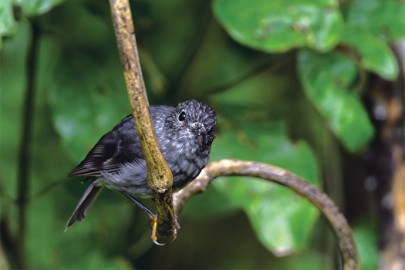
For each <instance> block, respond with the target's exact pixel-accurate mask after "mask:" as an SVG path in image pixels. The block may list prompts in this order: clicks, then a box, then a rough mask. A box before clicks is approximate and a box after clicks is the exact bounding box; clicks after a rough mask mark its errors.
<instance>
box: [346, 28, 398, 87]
mask: <svg viewBox="0 0 405 270" xmlns="http://www.w3.org/2000/svg"><path fill="white" fill-rule="evenodd" d="M341 42H342V43H343V44H347V45H349V46H350V47H352V48H354V49H355V50H356V52H357V53H358V54H359V63H360V65H361V67H363V68H364V69H366V70H369V71H373V72H375V73H377V74H378V75H380V76H381V77H383V78H385V79H387V80H393V79H395V78H396V77H397V76H398V63H397V61H396V58H395V56H394V54H393V53H392V51H391V49H390V48H389V47H388V45H387V44H386V43H384V42H383V41H381V39H379V38H377V37H375V36H373V35H372V34H371V33H367V32H362V31H359V30H358V29H351V28H350V27H346V28H345V30H344V32H343V34H342V41H341Z"/></svg>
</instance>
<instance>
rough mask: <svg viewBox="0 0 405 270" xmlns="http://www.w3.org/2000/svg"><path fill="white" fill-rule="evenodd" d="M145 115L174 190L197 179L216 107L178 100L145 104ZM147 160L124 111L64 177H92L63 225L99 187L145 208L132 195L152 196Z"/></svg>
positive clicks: (74, 217) (86, 207)
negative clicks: (147, 107) (147, 108)
mask: <svg viewBox="0 0 405 270" xmlns="http://www.w3.org/2000/svg"><path fill="white" fill-rule="evenodd" d="M150 114H151V118H152V122H153V126H154V129H155V134H156V137H157V140H158V143H159V147H160V150H161V152H162V154H163V156H164V157H165V160H166V162H167V164H168V166H169V168H170V170H171V171H172V173H173V190H178V189H181V188H182V187H184V186H185V185H186V184H187V183H189V182H190V181H191V180H193V179H194V178H196V177H197V176H198V174H199V173H200V172H201V170H202V169H203V168H204V167H205V165H206V164H207V162H208V159H209V155H210V151H211V144H212V141H213V140H214V138H215V136H214V126H215V123H216V115H215V112H214V111H213V110H212V109H211V108H210V107H209V106H208V105H205V104H203V103H201V102H199V101H197V100H187V101H184V102H182V103H180V104H178V105H177V107H170V106H150ZM146 173H147V170H146V162H145V159H144V156H143V153H142V149H141V145H140V142H139V138H138V135H137V132H136V130H135V127H134V120H133V117H132V115H128V116H127V117H125V118H124V119H123V120H121V122H120V123H119V124H118V125H116V126H115V127H114V128H113V129H112V130H111V131H110V132H108V133H107V134H105V135H104V136H103V137H101V139H100V140H99V141H98V143H97V144H96V145H95V146H94V147H93V149H91V150H90V152H89V153H88V154H87V156H86V158H85V159H84V160H83V161H82V162H81V163H80V164H79V165H78V166H77V167H76V168H74V169H73V170H72V171H71V172H70V174H69V176H86V177H88V178H89V179H90V180H91V184H90V186H89V187H88V188H87V189H86V191H85V192H84V194H83V196H82V197H81V199H80V201H79V203H78V204H77V206H76V209H75V210H74V212H73V214H72V215H71V217H70V218H69V220H68V222H67V225H66V226H67V227H69V226H71V225H72V224H73V223H74V222H75V221H76V220H79V221H81V220H83V219H84V217H85V215H86V213H87V211H88V210H89V208H90V206H91V205H92V203H93V202H94V200H95V199H96V198H97V196H98V195H99V194H100V192H101V190H102V188H103V187H107V188H110V189H116V190H118V191H119V192H121V193H122V194H123V195H125V196H126V197H127V198H129V199H130V200H131V201H133V202H134V203H136V204H137V205H139V206H140V207H141V208H143V209H144V210H145V211H146V212H147V213H148V214H149V215H151V214H153V213H152V212H151V211H150V210H149V209H147V208H146V207H145V206H143V205H142V204H141V203H140V202H138V201H137V200H136V199H135V198H134V197H137V198H151V197H152V190H151V189H150V188H149V186H148V184H147V182H146Z"/></svg>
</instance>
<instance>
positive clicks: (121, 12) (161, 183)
mask: <svg viewBox="0 0 405 270" xmlns="http://www.w3.org/2000/svg"><path fill="white" fill-rule="evenodd" d="M110 6H111V14H112V19H113V24H114V29H115V34H116V38H117V44H118V49H119V54H120V58H121V63H122V66H123V69H124V76H125V82H126V85H127V91H128V96H129V100H130V103H131V107H132V113H133V116H134V121H135V127H136V130H137V133H138V136H139V139H140V143H141V146H142V152H143V154H144V157H145V160H146V166H147V170H148V173H147V181H148V185H149V186H150V187H151V189H152V190H153V191H154V194H155V196H154V197H155V202H156V208H157V220H156V219H153V220H152V221H153V228H154V230H153V231H152V239H153V240H154V241H155V242H162V241H166V239H165V238H166V237H169V236H171V237H172V238H174V237H175V235H176V229H175V228H176V226H175V224H176V220H175V216H174V211H173V201H172V185H173V176H172V172H171V171H170V169H169V167H168V166H167V164H166V161H165V159H164V157H163V155H162V153H161V152H160V149H159V146H158V143H157V141H156V136H155V133H154V129H153V125H152V121H151V119H150V115H149V108H148V98H147V95H146V90H145V84H144V81H143V77H142V71H141V66H140V64H139V57H138V49H137V46H136V39H135V31H134V25H133V20H132V15H131V9H130V6H129V3H128V0H110ZM156 230H157V233H156Z"/></svg>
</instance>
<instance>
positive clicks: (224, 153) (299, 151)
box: [212, 123, 318, 256]
mask: <svg viewBox="0 0 405 270" xmlns="http://www.w3.org/2000/svg"><path fill="white" fill-rule="evenodd" d="M241 125H242V127H241V129H240V130H236V131H235V130H233V131H227V132H224V133H223V134H221V135H220V136H218V138H217V139H216V141H214V145H213V153H212V157H213V159H222V158H236V159H245V160H255V161H261V162H265V163H269V164H273V165H276V166H280V167H283V168H285V169H287V170H290V171H292V172H294V173H296V174H297V175H299V176H301V177H303V178H304V179H307V180H308V181H309V182H310V183H312V184H315V185H318V167H317V162H316V159H315V156H314V154H313V152H312V151H311V149H310V148H309V146H308V145H307V144H306V143H304V142H299V143H297V144H292V143H291V142H289V140H288V139H287V137H286V135H285V130H284V127H283V125H281V124H280V123H279V124H274V125H270V126H267V125H266V126H260V125H259V124H256V125H252V124H250V125H249V124H244V123H242V124H241ZM214 186H215V188H216V189H218V190H219V191H221V192H222V194H224V195H225V196H226V197H227V198H228V199H229V200H230V201H231V202H232V203H233V204H234V205H235V206H238V207H240V208H242V209H243V210H244V211H245V212H246V214H247V215H248V217H249V219H250V222H251V224H252V226H253V228H254V230H255V232H256V234H257V237H258V239H259V240H260V241H261V242H262V243H263V244H264V245H265V246H266V247H267V248H268V249H269V250H270V251H272V252H273V253H274V254H275V255H278V256H283V255H286V254H290V253H292V252H295V251H297V250H300V249H302V248H304V247H305V245H306V244H307V241H308V236H309V235H310V231H311V229H312V227H313V225H314V222H315V220H316V217H317V215H318V212H317V210H316V209H315V207H314V206H312V205H311V204H310V203H309V202H307V201H306V200H304V199H301V198H299V197H298V195H295V194H294V193H293V192H292V191H290V190H288V189H286V188H284V187H281V186H279V185H275V184H272V183H269V182H266V181H264V180H255V179H249V178H245V177H232V178H226V180H225V179H223V180H217V181H216V182H214Z"/></svg>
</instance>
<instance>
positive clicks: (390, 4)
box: [346, 0, 405, 41]
mask: <svg viewBox="0 0 405 270" xmlns="http://www.w3.org/2000/svg"><path fill="white" fill-rule="evenodd" d="M346 17H347V23H348V24H349V25H350V27H353V28H355V29H357V32H358V33H361V32H368V33H370V34H372V35H373V36H377V37H379V38H382V39H383V40H385V41H393V40H398V39H400V38H404V37H405V20H404V18H405V3H404V2H403V1H398V0H367V1H364V0H354V1H351V2H350V5H348V9H347V15H346Z"/></svg>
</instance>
